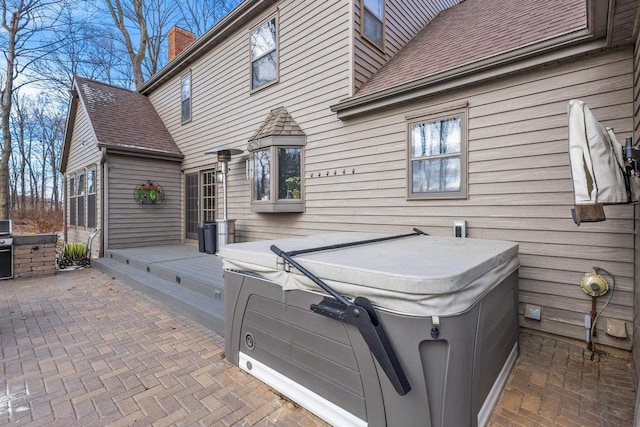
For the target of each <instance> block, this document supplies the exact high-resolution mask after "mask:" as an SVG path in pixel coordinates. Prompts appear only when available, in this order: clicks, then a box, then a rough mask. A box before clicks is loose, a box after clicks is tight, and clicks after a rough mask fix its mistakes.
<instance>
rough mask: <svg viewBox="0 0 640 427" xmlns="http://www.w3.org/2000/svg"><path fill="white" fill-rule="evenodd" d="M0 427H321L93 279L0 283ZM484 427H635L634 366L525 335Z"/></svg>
mask: <svg viewBox="0 0 640 427" xmlns="http://www.w3.org/2000/svg"><path fill="white" fill-rule="evenodd" d="M0 289H1V291H0V350H1V351H2V353H1V359H0V360H1V365H0V367H1V369H2V371H1V373H2V376H1V377H0V424H10V425H16V424H19V425H34V426H45V425H46V426H65V427H68V426H75V425H80V426H88V425H96V426H102V425H113V426H128V425H144V426H146V425H153V426H165V425H182V426H191V425H204V426H229V425H238V426H250V425H258V426H273V425H278V426H319V425H324V423H323V422H322V421H320V420H319V419H317V418H316V417H314V416H313V415H311V414H309V413H308V412H306V411H305V410H303V409H301V408H299V407H297V406H295V405H293V404H291V403H289V402H287V401H286V400H284V399H282V398H281V397H279V396H278V395H277V394H276V393H274V392H272V391H271V390H269V388H267V387H266V386H264V385H263V384H261V383H260V382H259V381H257V380H255V379H254V378H252V377H250V376H249V375H247V374H245V373H244V372H242V371H241V370H240V369H238V368H236V367H234V366H232V365H231V364H229V363H228V362H227V361H225V360H224V357H223V344H222V338H221V337H220V336H218V335H216V334H215V333H213V332H211V331H209V330H207V329H205V328H203V327H201V326H199V325H198V324H196V323H193V322H190V321H188V320H186V319H184V318H182V317H181V316H180V315H177V314H175V313H168V312H166V311H164V309H163V308H162V307H160V306H159V305H157V304H155V303H153V302H151V300H149V299H147V298H146V297H143V296H141V295H139V294H137V293H135V292H131V291H130V290H129V289H127V288H126V287H125V286H122V285H119V284H116V283H113V282H112V281H111V280H110V279H109V278H108V277H106V276H104V275H102V274H101V273H100V272H98V271H95V270H90V269H88V270H82V271H74V272H66V273H60V274H58V275H56V276H54V277H47V278H41V279H29V280H26V279H25V280H23V279H20V280H9V281H4V282H0ZM521 346H522V352H521V357H520V358H519V360H518V362H517V364H516V367H515V369H514V371H513V373H512V375H511V377H510V379H509V382H508V384H507V386H506V388H505V392H504V393H503V394H502V396H501V398H500V402H499V406H498V407H497V408H496V410H495V411H494V414H493V416H492V418H491V420H490V422H489V424H490V425H492V426H556V425H557V426H631V425H632V419H633V404H634V401H635V392H634V382H633V378H634V374H633V366H632V364H631V362H630V361H628V360H624V359H618V358H614V357H609V356H603V357H602V359H601V360H599V361H596V362H591V361H590V360H589V358H588V356H587V355H585V352H584V351H583V350H582V348H581V347H579V346H575V345H569V344H566V343H563V342H559V341H556V340H554V339H549V338H543V337H541V336H538V335H531V334H528V333H522V334H521Z"/></svg>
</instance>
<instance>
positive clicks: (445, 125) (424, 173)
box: [408, 111, 467, 199]
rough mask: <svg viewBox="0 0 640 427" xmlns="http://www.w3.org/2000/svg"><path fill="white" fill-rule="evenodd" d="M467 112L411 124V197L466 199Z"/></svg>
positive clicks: (409, 190)
mask: <svg viewBox="0 0 640 427" xmlns="http://www.w3.org/2000/svg"><path fill="white" fill-rule="evenodd" d="M465 117H466V112H465V111H460V112H456V113H453V114H451V115H448V116H444V117H433V118H425V119H422V120H419V121H416V122H413V123H410V124H409V132H408V138H409V188H408V192H409V198H410V199H419V198H464V197H466V196H467V179H466V174H467V135H466V133H467V127H466V118H465Z"/></svg>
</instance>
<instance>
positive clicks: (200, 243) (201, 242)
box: [198, 222, 205, 252]
mask: <svg viewBox="0 0 640 427" xmlns="http://www.w3.org/2000/svg"><path fill="white" fill-rule="evenodd" d="M204 249H205V246H204V222H199V223H198V252H204Z"/></svg>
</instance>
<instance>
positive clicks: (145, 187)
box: [133, 181, 164, 205]
mask: <svg viewBox="0 0 640 427" xmlns="http://www.w3.org/2000/svg"><path fill="white" fill-rule="evenodd" d="M133 199H134V200H135V201H136V203H137V204H139V205H158V204H160V203H162V202H163V201H164V191H163V190H162V186H160V184H158V183H157V182H153V181H147V182H146V183H144V184H138V185H136V188H135V189H134V190H133Z"/></svg>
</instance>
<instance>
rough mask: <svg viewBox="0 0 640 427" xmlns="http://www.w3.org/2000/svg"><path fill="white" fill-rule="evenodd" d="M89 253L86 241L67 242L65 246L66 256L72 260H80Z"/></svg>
mask: <svg viewBox="0 0 640 427" xmlns="http://www.w3.org/2000/svg"><path fill="white" fill-rule="evenodd" d="M86 253H87V248H86V246H85V244H84V243H67V245H66V246H65V247H64V256H65V257H67V258H69V259H70V260H71V261H79V260H81V259H82V258H84V256H85V255H86Z"/></svg>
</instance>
